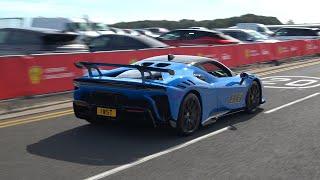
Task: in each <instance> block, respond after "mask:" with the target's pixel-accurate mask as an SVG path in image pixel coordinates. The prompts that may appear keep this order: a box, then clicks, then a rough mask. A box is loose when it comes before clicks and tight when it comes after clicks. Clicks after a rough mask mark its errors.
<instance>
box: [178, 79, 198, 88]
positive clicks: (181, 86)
mask: <svg viewBox="0 0 320 180" xmlns="http://www.w3.org/2000/svg"><path fill="white" fill-rule="evenodd" d="M193 85H195V83H194V82H192V81H190V80H187V81H183V82H181V83H180V84H178V85H177V87H179V88H181V89H185V88H187V87H189V86H193Z"/></svg>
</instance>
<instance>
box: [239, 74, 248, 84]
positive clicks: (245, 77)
mask: <svg viewBox="0 0 320 180" xmlns="http://www.w3.org/2000/svg"><path fill="white" fill-rule="evenodd" d="M248 77H249V74H248V73H246V72H242V73H241V74H240V78H241V81H240V85H242V84H243V82H244V80H246V79H247V78H248Z"/></svg>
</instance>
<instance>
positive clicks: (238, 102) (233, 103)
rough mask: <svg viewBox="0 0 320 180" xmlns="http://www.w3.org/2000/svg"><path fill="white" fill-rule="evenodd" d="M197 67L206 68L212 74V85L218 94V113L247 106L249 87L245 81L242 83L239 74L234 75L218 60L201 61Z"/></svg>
mask: <svg viewBox="0 0 320 180" xmlns="http://www.w3.org/2000/svg"><path fill="white" fill-rule="evenodd" d="M197 67H199V68H201V69H203V70H205V71H206V72H207V73H208V74H209V76H211V85H212V88H214V89H215V93H216V96H217V98H216V100H217V102H216V104H217V109H216V112H217V113H223V112H227V111H230V110H233V109H238V108H242V107H244V106H245V96H246V91H247V87H246V85H245V83H243V84H240V81H241V78H240V76H239V75H237V76H236V75H234V74H233V73H232V72H231V70H230V69H228V68H227V67H226V66H224V65H223V64H221V63H219V62H217V61H209V62H204V63H200V64H198V65H197Z"/></svg>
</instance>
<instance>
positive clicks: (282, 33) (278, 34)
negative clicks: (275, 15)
mask: <svg viewBox="0 0 320 180" xmlns="http://www.w3.org/2000/svg"><path fill="white" fill-rule="evenodd" d="M275 35H276V36H288V30H287V29H280V30H279V31H277V32H276V33H275Z"/></svg>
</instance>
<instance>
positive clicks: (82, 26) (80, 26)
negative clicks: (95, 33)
mask: <svg viewBox="0 0 320 180" xmlns="http://www.w3.org/2000/svg"><path fill="white" fill-rule="evenodd" d="M68 26H69V28H70V29H72V30H73V31H90V27H89V26H88V24H87V23H85V22H73V23H69V24H68Z"/></svg>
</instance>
